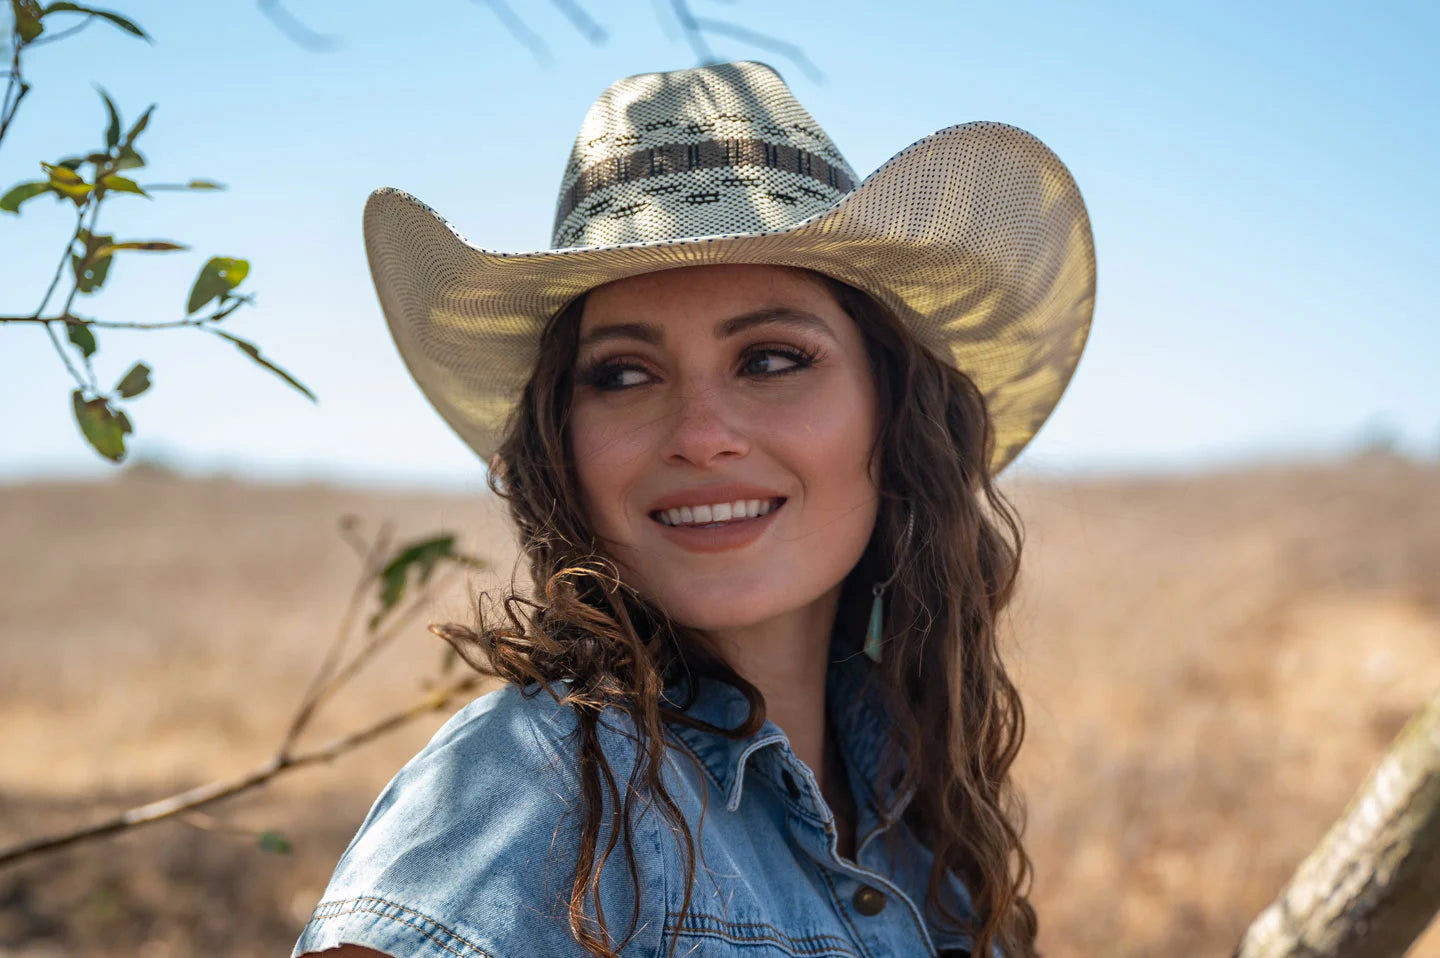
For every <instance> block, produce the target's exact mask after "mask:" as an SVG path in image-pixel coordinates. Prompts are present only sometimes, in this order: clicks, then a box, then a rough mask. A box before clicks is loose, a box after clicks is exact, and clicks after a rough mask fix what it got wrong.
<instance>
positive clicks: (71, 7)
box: [42, 2, 155, 43]
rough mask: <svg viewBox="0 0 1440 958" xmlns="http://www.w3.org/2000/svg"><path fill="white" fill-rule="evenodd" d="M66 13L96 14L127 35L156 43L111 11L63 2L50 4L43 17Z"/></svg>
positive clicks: (132, 24) (142, 31)
mask: <svg viewBox="0 0 1440 958" xmlns="http://www.w3.org/2000/svg"><path fill="white" fill-rule="evenodd" d="M64 12H70V13H92V14H94V15H95V16H97V17H103V18H104V19H106V20H109V21H110V22H111V23H113V24H115V26H117V27H119V28H120V29H122V30H124V31H125V32H126V33H133V34H134V35H135V36H137V37H139V38H140V39H142V40H149V41H150V42H151V43H154V42H155V41H154V40H150V36H149V35H148V34H147V33H146V32H145V31H144V30H141V29H140V28H139V27H137V26H136V25H135V24H134V23H132V22H130V21H129V20H127V19H125V18H124V17H122V16H120V14H118V13H112V12H111V11H109V10H96V9H95V8H93V7H82V6H80V4H78V3H63V2H62V3H52V4H50V5H49V6H47V7H46V8H45V10H44V11H43V13H42V15H44V14H46V13H64Z"/></svg>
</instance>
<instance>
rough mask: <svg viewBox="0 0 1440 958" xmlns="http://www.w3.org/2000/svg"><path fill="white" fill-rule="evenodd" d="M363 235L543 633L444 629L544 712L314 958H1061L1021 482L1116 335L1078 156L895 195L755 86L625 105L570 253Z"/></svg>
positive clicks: (472, 738) (469, 755) (523, 718)
mask: <svg viewBox="0 0 1440 958" xmlns="http://www.w3.org/2000/svg"><path fill="white" fill-rule="evenodd" d="M365 227H366V242H367V250H368V253H369V256H370V263H371V269H372V271H373V273H374V276H375V281H376V288H377V291H378V293H379V296H380V300H381V303H382V306H383V308H384V311H385V314H386V317H387V319H388V320H389V323H390V328H391V330H392V332H393V334H394V336H395V339H396V343H397V346H398V348H399V350H400V352H401V355H402V356H403V357H404V358H405V361H406V363H407V365H408V367H409V369H410V370H411V372H412V374H414V376H415V378H416V380H417V382H418V383H419V385H420V386H421V388H422V390H423V391H424V392H425V394H426V396H427V397H428V398H429V399H430V400H431V402H432V403H433V404H434V405H435V406H436V408H437V410H438V411H439V412H440V413H441V415H442V416H443V417H444V418H445V419H446V421H448V422H449V423H450V424H451V425H452V426H453V427H454V428H455V429H456V431H457V432H458V433H459V434H460V435H461V437H462V438H464V439H465V440H466V442H467V443H469V444H470V445H471V446H472V448H474V449H475V451H476V452H477V453H478V454H479V455H480V456H481V457H482V458H484V459H485V460H486V461H488V462H489V463H490V466H491V471H490V481H491V484H492V487H493V488H494V489H495V491H496V492H497V493H498V494H500V495H502V496H503V497H505V498H506V500H507V501H508V504H509V507H510V511H511V515H512V517H513V518H514V520H515V522H516V525H517V528H518V530H519V533H520V537H521V545H522V549H523V551H524V553H525V555H526V557H527V559H528V561H529V565H530V570H531V573H532V577H533V579H534V582H535V590H534V592H535V594H534V597H533V598H532V599H522V598H520V597H519V596H518V595H517V594H514V593H510V594H507V596H506V597H505V602H504V605H503V608H502V610H501V613H500V614H498V615H497V614H495V610H485V609H482V610H478V614H479V623H478V625H477V627H476V628H473V629H472V628H469V627H466V626H464V625H458V624H452V625H447V626H438V627H436V631H437V632H438V633H439V634H441V635H442V636H443V637H444V638H446V639H447V641H449V642H451V644H452V645H454V646H455V648H456V649H457V651H459V652H460V654H461V655H462V656H463V657H464V658H465V659H466V661H467V662H469V663H470V664H471V665H472V666H473V667H475V668H477V669H480V670H481V671H485V672H490V673H494V674H497V675H499V676H501V677H502V678H504V679H505V680H506V682H505V684H504V686H503V687H502V688H501V689H500V690H499V691H496V692H492V693H489V694H487V695H483V696H480V697H479V698H477V699H476V700H475V701H473V702H471V703H470V704H468V705H467V706H465V707H464V708H462V709H460V710H459V711H458V712H457V713H456V714H455V715H454V716H453V717H452V718H451V719H450V720H449V721H448V722H447V723H446V724H445V725H444V727H442V728H441V729H440V731H439V732H437V733H436V735H435V737H434V738H433V739H432V740H431V741H430V743H429V744H428V745H427V746H426V747H425V748H424V749H422V750H421V751H420V753H418V754H417V755H416V756H415V757H414V758H413V759H412V760H411V761H410V762H409V763H407V764H406V766H405V767H404V768H403V769H401V771H400V772H399V773H398V774H397V775H396V776H395V778H394V779H393V780H392V781H391V782H390V784H389V785H388V786H387V787H386V789H385V790H384V792H382V793H381V795H380V796H379V798H378V799H377V800H376V802H375V805H374V806H373V807H372V809H371V811H370V813H369V815H368V816H367V817H366V819H365V821H364V822H363V823H362V825H361V826H360V829H359V831H358V833H357V834H356V836H355V837H354V839H353V840H352V841H351V843H350V845H349V847H348V848H347V849H346V850H345V853H344V855H343V856H342V858H341V859H340V862H339V864H338V865H337V867H336V869H335V873H334V875H333V876H332V878H331V882H330V886H329V887H328V888H327V889H326V892H325V894H324V896H323V897H322V900H321V902H320V904H319V905H318V906H317V907H316V909H315V911H314V913H313V915H312V916H311V920H310V922H309V923H308V924H307V925H306V927H305V929H304V932H303V933H302V935H301V937H300V940H299V941H298V942H297V943H296V946H295V949H294V952H293V955H294V956H299V955H304V954H325V955H334V956H347V955H348V956H355V955H375V954H390V955H397V956H399V955H433V956H450V955H466V956H489V958H521V956H540V955H575V956H582V955H596V956H600V955H645V956H650V955H657V956H658V955H671V954H674V955H746V956H754V958H778V956H792V958H793V956H870V955H934V954H941V955H969V954H971V953H972V952H973V953H975V954H981V953H985V954H991V955H996V956H1008V958H1018V956H1023V955H1033V954H1035V949H1034V941H1035V931H1036V919H1035V914H1034V911H1033V909H1032V908H1031V907H1030V905H1029V903H1028V901H1027V900H1026V897H1025V886H1026V883H1027V880H1028V878H1029V877H1030V868H1031V866H1030V860H1029V857H1028V856H1027V854H1026V853H1025V850H1024V848H1023V845H1022V842H1021V832H1022V829H1023V822H1022V821H1021V810H1020V807H1019V802H1018V799H1017V797H1016V796H1015V794H1014V791H1013V787H1012V785H1011V783H1010V779H1009V769H1010V766H1011V764H1012V762H1013V760H1014V758H1015V754H1016V752H1017V750H1018V749H1019V746H1020V742H1021V739H1022V737H1023V731H1024V723H1023V712H1022V710H1021V705H1020V700H1019V697H1018V695H1017V693H1016V691H1015V689H1014V687H1013V685H1012V684H1011V683H1010V681H1009V679H1008V678H1007V676H1006V673H1005V669H1004V666H1003V664H1002V662H1001V659H1000V656H999V652H998V649H997V646H996V626H997V620H998V617H999V615H1000V613H1001V611H1002V610H1003V609H1004V607H1005V605H1006V603H1007V602H1008V601H1009V598H1010V595H1011V592H1012V589H1013V586H1014V582H1015V578H1016V573H1017V569H1018V562H1019V556H1020V546H1021V536H1020V530H1019V526H1018V523H1017V521H1016V519H1015V517H1014V515H1013V513H1012V511H1011V510H1010V508H1009V507H1008V504H1007V503H1006V502H1005V500H1004V498H1003V496H1001V495H1000V494H999V493H998V492H997V491H996V489H995V488H994V486H993V484H992V480H993V478H994V476H995V474H997V473H998V472H999V471H1000V469H1002V468H1003V467H1004V466H1005V465H1007V464H1008V463H1009V462H1010V461H1011V460H1012V459H1013V458H1014V456H1015V455H1016V454H1017V453H1018V452H1019V451H1020V449H1021V448H1023V446H1024V445H1025V444H1026V443H1027V442H1028V441H1029V439H1030V438H1031V437H1032V436H1033V435H1034V433H1035V431H1036V430H1037V429H1038V428H1039V427H1040V425H1041V423H1043V422H1044V420H1045V418H1046V417H1047V416H1048V415H1049V413H1050V411H1051V409H1053V407H1054V405H1055V403H1056V402H1057V401H1058V399H1059V397H1060V394H1061V393H1062V392H1063V390H1064V388H1065V386H1066V384H1067V383H1068V381H1069V379H1070V376H1071V375H1072V373H1073V371H1074V368H1075V365H1076V363H1077V361H1078V359H1079V355H1080V352H1081V349H1082V348H1083V345H1084V342H1085V338H1086V336H1087V333H1088V329H1089V323H1090V317H1091V311H1092V307H1093V297H1094V251H1093V244H1092V240H1091V234H1090V228H1089V222H1088V219H1087V218H1086V214H1085V209H1084V205H1083V203H1082V202H1081V199H1080V195H1079V192H1078V190H1077V189H1076V187H1075V184H1074V182H1073V180H1072V179H1071V178H1070V176H1069V173H1068V172H1067V171H1066V170H1065V168H1064V166H1063V165H1062V164H1061V163H1060V161H1059V160H1058V159H1057V158H1055V156H1054V154H1053V153H1051V152H1050V151H1049V150H1048V149H1047V148H1046V147H1045V146H1044V145H1043V144H1041V143H1040V142H1039V141H1038V140H1036V139H1035V138H1034V137H1032V136H1030V135H1029V134H1026V133H1024V132H1023V131H1020V130H1017V129H1015V128H1013V127H1008V126H1004V125H1002V124H993V123H972V124H964V125H961V126H956V127H950V128H947V129H945V130H941V131H939V132H938V133H936V134H933V135H932V136H930V137H926V138H925V139H923V140H920V141H918V142H917V143H915V144H913V145H912V146H911V147H909V148H907V149H906V150H904V151H902V152H901V153H900V154H897V156H896V157H894V158H893V159H891V160H890V161H889V162H888V163H886V164H885V165H884V166H882V167H881V168H880V169H879V170H877V171H876V172H875V173H873V174H872V175H871V176H870V177H868V178H866V179H865V181H864V182H863V183H858V184H857V180H856V177H855V176H854V173H853V171H852V170H851V169H850V167H849V166H848V164H846V163H845V161H844V158H843V157H842V156H841V155H840V154H839V152H838V151H837V150H836V149H835V147H834V144H833V143H831V142H830V140H829V138H828V137H826V136H825V134H824V132H823V131H822V130H821V129H820V127H819V126H818V124H816V123H815V122H814V120H813V118H811V117H810V116H809V114H808V113H806V112H805V111H804V109H803V108H802V107H801V106H800V105H799V104H798V103H797V102H796V101H795V100H794V98H793V96H792V94H791V93H790V91H789V90H788V88H786V86H785V84H784V83H783V81H782V80H781V79H780V77H779V76H778V75H777V74H776V73H775V72H774V71H773V70H771V69H770V68H769V67H766V66H764V65H763V64H757V63H749V62H742V63H731V64H718V65H713V66H708V67H703V68H698V69H693V70H681V71H674V72H670V73H659V74H646V75H641V76H637V77H629V78H626V79H624V80H621V81H619V82H617V83H616V84H614V85H612V86H611V87H610V88H609V89H607V90H606V91H605V92H604V93H603V94H602V95H601V97H600V99H599V100H598V101H597V102H596V104H595V105H594V106H593V107H592V108H591V110H590V113H589V114H588V115H587V117H586V119H585V122H584V124H583V125H582V128H581V131H580V134H579V136H578V137H577V139H576V143H575V147H574V149H573V150H572V153H571V158H570V162H569V164H568V165H567V167H566V174H565V178H564V180H563V182H562V185H561V191H560V199H559V202H558V204H557V212H556V220H555V235H554V244H553V247H552V248H551V249H550V250H545V251H540V252H537V253H531V254H521V255H506V254H498V253H490V252H487V251H484V250H482V249H479V248H477V247H474V246H472V245H470V244H469V243H468V242H467V241H465V240H464V239H463V237H461V236H460V235H459V233H458V232H456V231H455V230H454V229H453V227H451V226H450V225H449V224H448V223H447V222H446V221H445V220H444V219H443V218H442V217H440V216H439V214H437V213H435V212H434V211H433V210H431V209H430V208H429V207H427V206H425V205H424V204H423V203H420V202H419V201H418V200H416V199H415V198H414V197H411V196H409V195H408V194H405V193H402V192H400V191H397V190H390V189H384V190H377V191H376V192H375V193H374V194H372V196H371V198H370V201H369V203H368V205H367V208H366V220H365ZM327 949H332V950H327Z"/></svg>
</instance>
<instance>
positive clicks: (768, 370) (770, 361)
mask: <svg viewBox="0 0 1440 958" xmlns="http://www.w3.org/2000/svg"><path fill="white" fill-rule="evenodd" d="M799 366H800V362H799V357H797V356H794V355H792V354H790V353H787V352H782V351H780V350H776V349H766V350H762V351H760V352H757V353H752V354H751V355H750V356H749V357H748V358H747V359H746V360H745V365H744V367H743V368H744V371H745V372H746V373H747V374H749V375H752V376H765V375H774V374H776V373H784V372H789V371H790V370H792V369H796V368H798V367H799Z"/></svg>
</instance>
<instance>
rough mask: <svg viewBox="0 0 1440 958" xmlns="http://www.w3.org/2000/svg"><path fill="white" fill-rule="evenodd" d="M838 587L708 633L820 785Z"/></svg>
mask: <svg viewBox="0 0 1440 958" xmlns="http://www.w3.org/2000/svg"><path fill="white" fill-rule="evenodd" d="M839 598H840V589H839V586H837V587H836V588H835V589H833V590H832V591H831V592H829V593H826V594H825V595H823V596H821V597H820V598H819V599H817V600H816V601H814V602H812V603H811V604H810V605H808V606H806V607H804V608H802V609H796V610H795V611H793V612H790V613H787V614H786V615H784V616H780V617H778V618H775V619H770V620H767V621H765V622H760V623H757V624H755V625H751V626H746V627H744V628H740V629H728V630H717V631H715V632H712V633H710V635H711V637H712V638H713V639H714V640H715V641H716V642H717V643H718V644H719V646H720V652H721V654H723V655H724V656H725V659H726V661H727V662H729V664H730V666H731V668H733V669H735V671H736V672H738V673H740V675H741V676H742V677H743V678H745V679H746V680H747V681H749V682H750V683H752V684H753V685H754V686H755V687H756V688H758V689H759V690H760V693H761V694H762V695H764V696H765V709H766V713H767V717H768V718H769V719H770V721H772V722H774V723H775V724H776V725H778V726H779V727H780V729H781V730H782V731H783V732H784V733H785V736H786V738H788V739H789V740H790V747H791V749H793V750H794V752H795V755H796V756H797V757H798V758H799V759H800V760H801V761H802V762H804V763H805V764H806V765H808V766H810V770H811V771H812V772H814V773H815V779H816V781H818V782H820V783H821V785H822V787H825V783H826V782H827V777H826V773H827V768H826V755H827V752H826V728H827V723H826V721H825V677H826V672H827V668H828V665H829V661H830V635H831V632H832V630H833V629H834V626H835V610H836V607H837V605H838V603H839Z"/></svg>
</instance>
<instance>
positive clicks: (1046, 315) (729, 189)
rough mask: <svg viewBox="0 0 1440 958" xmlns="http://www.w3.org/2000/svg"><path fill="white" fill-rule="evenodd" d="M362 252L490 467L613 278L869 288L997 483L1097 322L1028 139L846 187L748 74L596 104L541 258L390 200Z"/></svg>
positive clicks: (616, 90)
mask: <svg viewBox="0 0 1440 958" xmlns="http://www.w3.org/2000/svg"><path fill="white" fill-rule="evenodd" d="M496 188H502V184H499V183H497V184H496ZM365 251H366V255H367V256H368V258H369V262H370V271H371V274H372V276H373V277H374V281H375V289H376V292H377V293H378V294H379V298H380V305H381V308H382V309H383V310H384V313H385V318H386V320H387V321H388V323H389V326H390V331H391V333H392V334H393V336H394V338H395V344H396V346H397V347H398V348H399V351H400V355H401V356H402V357H403V358H404V361H405V364H406V366H407V367H408V368H409V370H410V373H411V374H412V375H413V376H414V377H415V381H416V382H417V383H419V385H420V389H421V390H422V391H423V392H424V394H425V396H426V397H427V398H428V399H429V400H430V402H431V403H433V404H434V406H435V408H436V409H437V410H439V412H440V415H441V416H442V417H444V419H445V421H446V422H448V423H449V424H450V425H451V427H453V428H454V430H455V431H456V432H457V433H459V435H460V437H461V438H462V439H464V440H465V442H466V443H467V444H469V445H470V447H471V448H473V449H474V450H475V452H476V453H477V454H478V455H479V456H480V457H481V459H483V460H486V461H488V460H489V458H490V456H491V454H492V453H493V452H494V451H495V449H496V448H497V446H498V445H499V442H500V436H501V433H502V430H503V428H504V425H505V422H506V418H507V416H508V415H509V413H510V411H511V410H512V409H513V407H514V405H515V403H516V401H517V399H518V398H519V396H520V393H521V391H522V389H523V387H524V385H525V382H526V380H527V379H528V378H529V376H530V373H531V371H532V369H533V368H534V365H535V359H536V356H537V349H538V345H539V339H540V333H541V330H542V329H543V328H544V326H545V324H546V322H547V321H548V320H549V319H550V318H551V317H552V316H553V315H554V314H555V313H556V312H558V311H559V310H561V309H562V308H564V307H565V306H566V305H567V304H568V303H569V302H571V301H572V300H573V299H574V298H575V297H577V296H579V295H580V294H581V293H584V292H585V291H586V290H589V289H591V288H593V287H595V286H598V285H601V284H603V283H607V282H610V281H611V280H616V279H620V278H622V277H626V276H633V275H635V274H638V273H646V272H651V271H654V270H660V269H667V268H671V267H677V266H690V265H696V264H702V263H770V264H777V265H788V266H799V267H805V268H807V269H811V270H815V271H818V272H821V273H827V274H829V275H830V276H833V277H835V278H836V279H840V280H843V281H844V282H846V283H849V284H851V285H852V286H857V287H859V288H861V289H863V290H865V291H866V292H868V293H870V294H871V295H872V296H874V297H875V298H876V299H878V300H879V301H880V302H882V303H883V304H885V305H886V306H888V307H890V309H892V310H893V311H894V312H895V314H896V315H897V316H899V318H900V319H901V320H902V321H903V322H904V323H905V324H906V325H907V327H908V328H909V329H910V330H911V332H912V333H913V334H914V335H915V336H917V337H918V338H919V340H920V341H921V342H922V343H923V344H924V345H925V346H926V347H928V348H929V349H930V351H931V352H933V353H934V354H935V355H936V356H937V357H939V358H940V359H941V360H943V361H945V362H949V363H952V364H953V365H954V366H955V367H957V368H958V369H960V370H961V371H962V372H964V373H965V374H966V375H967V376H969V377H970V378H971V379H972V380H973V381H974V382H975V384H976V385H977V386H978V387H979V389H980V390H981V391H982V392H983V393H984V394H985V396H986V399H987V401H988V404H989V409H990V414H991V417H992V419H993V421H994V425H995V429H996V445H995V452H994V457H993V460H992V462H991V464H990V465H991V470H992V472H995V473H998V472H999V471H1000V470H1001V469H1003V468H1004V467H1005V466H1006V465H1008V464H1009V463H1010V462H1011V461H1012V460H1013V459H1014V458H1015V456H1016V455H1018V454H1019V452H1020V450H1021V449H1023V448H1024V447H1025V445H1026V443H1028V442H1029V441H1030V439H1031V437H1033V436H1034V435H1035V433H1036V431H1037V430H1039V428H1040V426H1041V424H1042V423H1044V422H1045V420H1046V418H1048V417H1049V415H1050V412H1051V410H1052V409H1054V407H1055V404H1056V403H1057V402H1058V401H1059V399H1060V396H1061V394H1062V393H1063V392H1064V391H1065V387H1066V385H1067V384H1068V383H1069V381H1070V377H1071V375H1072V374H1073V373H1074V370H1075V366H1076V364H1077V363H1078V362H1079V359H1080V353H1081V351H1082V350H1083V348H1084V346H1085V340H1086V337H1087V336H1088V334H1089V329H1090V317H1091V313H1092V312H1093V310H1094V302H1095V246H1094V240H1093V239H1092V236H1091V232H1090V221H1089V217H1088V216H1087V214H1086V211H1085V204H1084V202H1083V201H1082V200H1081V198H1080V191H1079V190H1078V189H1077V188H1076V186H1075V181H1074V180H1073V179H1072V178H1071V176H1070V172H1069V171H1068V170H1067V169H1066V168H1065V166H1064V164H1062V163H1061V162H1060V160H1059V159H1058V158H1057V157H1056V156H1055V154H1054V153H1052V152H1051V151H1050V149H1049V148H1048V147H1046V146H1045V144H1043V143H1041V142H1040V141H1039V140H1038V139H1036V138H1035V137H1034V136H1032V135H1030V134H1029V133H1026V132H1025V131H1024V130H1020V129H1017V128H1016V127H1013V126H1009V125H1006V124H1004V123H990V122H975V123H962V124H959V125H957V126H950V127H946V128H945V129H942V130H939V131H938V132H936V133H932V134H931V135H929V136H927V137H925V138H923V139H921V140H918V141H916V142H915V143H913V144H911V145H910V146H908V147H906V148H905V149H903V150H901V151H900V152H899V153H897V154H895V156H893V157H891V158H890V159H889V160H888V161H886V162H885V163H884V164H883V165H882V166H881V167H880V168H879V169H877V170H876V171H875V172H873V173H871V174H870V175H869V176H868V177H866V178H865V179H864V180H859V178H858V177H857V176H856V175H855V171H854V170H852V169H851V168H850V164H849V163H847V162H845V158H844V157H843V156H841V154H840V151H839V150H837V149H836V148H835V144H834V143H832V142H831V141H830V138H829V137H828V136H827V135H826V134H825V131H824V130H822V129H821V128H820V125H819V124H818V123H816V122H815V120H814V119H813V118H812V117H811V116H810V114H809V113H808V112H806V110H805V108H804V107H802V106H801V105H800V103H799V102H798V101H797V100H796V99H795V97H794V95H793V94H792V93H791V92H790V89H789V88H788V87H787V86H786V85H785V82H784V80H782V79H781V78H780V75H779V74H778V73H776V72H775V71H774V70H773V69H772V68H770V67H768V66H766V65H765V64H762V63H754V62H748V61H742V62H737V63H720V64H713V65H710V66H704V67H698V68H695V69H687V70H674V71H670V72H666V73H646V74H641V75H639V76H632V77H626V78H625V79H623V80H619V81H617V82H616V83H614V84H612V85H611V86H610V87H609V88H608V89H606V90H605V92H603V93H602V94H600V97H599V99H597V100H596V101H595V103H594V105H593V106H591V108H590V111H589V112H588V113H587V114H586V115H585V120H584V122H583V123H582V124H581V127H580V133H579V135H578V136H577V137H576V138H575V145H574V146H573V148H572V149H571V151H570V159H569V161H568V162H567V163H566V164H565V172H564V176H563V178H562V179H561V181H560V195H559V198H558V201H557V203H556V208H555V222H554V233H553V237H552V244H551V248H550V249H545V250H538V251H536V252H528V253H501V252H496V251H494V250H488V249H484V248H482V247H479V246H475V245H474V244H472V243H470V242H469V241H468V240H466V239H465V238H464V237H463V236H461V235H460V233H459V231H458V230H456V229H455V227H454V226H452V225H451V224H450V222H449V221H447V220H446V219H445V218H444V217H443V216H442V215H441V214H440V213H438V212H437V211H435V210H433V209H431V208H430V207H429V206H427V205H425V204H424V203H422V202H421V201H420V200H418V199H416V198H415V197H414V196H411V195H410V194H408V193H405V192H403V191H401V190H398V189H393V188H390V187H384V188H381V189H377V190H375V191H374V192H373V193H371V194H370V196H369V198H368V200H367V201H366V203H365Z"/></svg>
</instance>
